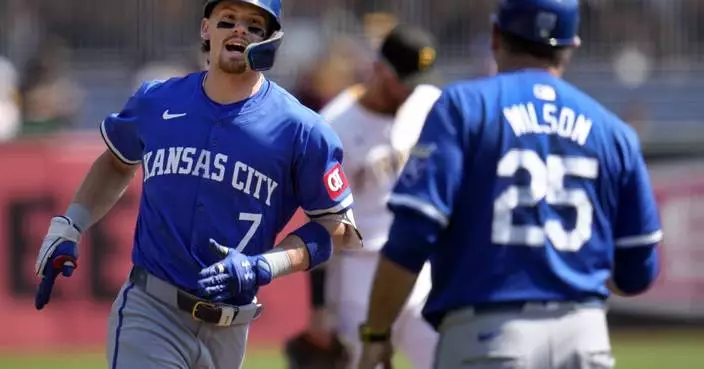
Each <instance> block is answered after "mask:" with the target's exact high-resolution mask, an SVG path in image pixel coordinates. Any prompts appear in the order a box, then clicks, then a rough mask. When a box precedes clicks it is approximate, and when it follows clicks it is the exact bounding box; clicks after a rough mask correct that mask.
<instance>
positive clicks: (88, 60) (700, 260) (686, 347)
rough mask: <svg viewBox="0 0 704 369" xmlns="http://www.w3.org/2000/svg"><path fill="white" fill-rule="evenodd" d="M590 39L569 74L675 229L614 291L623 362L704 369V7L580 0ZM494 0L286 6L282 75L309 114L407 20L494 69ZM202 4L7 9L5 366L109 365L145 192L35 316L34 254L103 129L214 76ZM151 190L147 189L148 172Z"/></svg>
mask: <svg viewBox="0 0 704 369" xmlns="http://www.w3.org/2000/svg"><path fill="white" fill-rule="evenodd" d="M583 3H584V13H583V21H582V27H581V34H582V38H583V41H584V45H583V47H582V49H581V50H580V51H579V52H578V54H577V56H576V59H575V60H574V62H573V65H572V67H571V69H570V71H569V72H568V74H567V76H566V78H567V79H568V80H570V81H572V82H573V83H575V84H576V85H578V86H579V87H581V88H583V89H584V90H586V91H587V92H589V93H590V94H592V95H593V96H595V97H596V98H597V99H599V100H600V101H602V102H603V103H604V104H605V105H606V106H608V107H609V108H611V109H613V110H614V111H615V112H617V113H618V114H620V115H621V116H622V117H623V118H624V120H626V121H627V122H628V123H629V124H632V125H633V126H635V127H636V128H637V130H638V132H639V134H640V135H641V139H642V141H643V144H644V148H645V151H646V155H647V159H648V162H649V165H650V169H651V171H652V175H653V178H654V181H655V190H656V193H657V196H658V201H659V202H660V205H661V215H662V217H663V224H664V229H665V233H666V238H665V242H664V243H663V257H664V264H663V272H662V275H661V278H660V280H659V282H658V284H657V286H656V287H655V288H653V289H652V290H651V291H650V292H648V293H647V294H645V295H643V296H641V297H638V298H635V299H629V300H624V299H614V300H613V301H612V305H611V310H610V315H609V316H610V323H611V326H612V329H613V332H614V346H615V352H616V357H617V361H618V363H619V366H618V367H620V368H628V369H630V368H633V369H635V368H638V369H640V368H643V369H646V368H665V367H667V368H678V369H687V368H704V350H702V349H704V247H703V245H702V244H704V241H700V240H699V238H698V237H699V236H704V210H702V209H704V206H701V205H702V204H704V196H703V194H704V165H703V164H702V163H701V156H702V153H703V152H704V150H703V149H704V121H702V119H703V118H702V117H704V103H702V96H704V94H703V92H704V60H702V58H703V57H702V55H704V53H702V51H703V50H702V45H704V25H702V22H701V20H702V19H704V1H702V0H640V1H638V0H610V1H609V0H590V1H583ZM493 5H494V1H489V0H472V1H467V0H442V1H434V0H405V1H390V0H295V1H293V0H291V1H285V0H284V9H285V18H284V28H285V33H286V36H285V41H284V44H283V46H282V48H281V50H280V52H279V54H278V59H277V64H276V67H275V68H274V69H273V70H272V71H271V72H270V73H268V76H269V77H270V78H272V79H274V80H276V81H277V82H279V83H280V84H282V85H283V86H285V87H287V88H289V89H290V90H291V91H293V92H294V93H295V94H296V95H297V96H298V97H299V98H300V99H301V100H302V101H303V102H304V103H306V104H307V105H309V106H310V107H312V108H314V109H315V108H319V107H320V106H321V104H323V103H324V102H325V101H327V100H328V99H329V98H331V97H332V96H334V95H335V94H336V93H337V92H339V91H340V90H341V89H343V88H345V87H347V86H349V85H351V84H353V83H357V82H360V81H362V80H364V78H365V76H366V73H367V71H368V69H367V68H368V66H369V62H370V60H372V59H373V57H374V47H375V46H376V45H377V42H378V40H379V37H381V35H383V33H384V32H385V31H386V30H388V28H389V27H390V26H391V25H393V24H394V22H398V21H400V22H411V23H416V24H419V25H422V26H425V27H427V28H428V29H429V30H430V31H432V32H433V33H434V34H435V35H436V37H437V38H438V41H439V49H438V63H439V68H440V70H441V71H442V73H443V74H444V76H445V78H446V80H448V81H451V80H455V79H458V78H472V77H476V76H480V75H485V74H488V73H491V72H492V68H493V66H492V64H491V62H490V57H491V55H490V54H489V51H488V30H489V28H488V27H489V20H490V11H491V9H492V7H493ZM200 9H201V2H200V1H199V0H123V1H114V0H71V1H50V0H2V1H0V178H1V180H0V253H2V254H3V256H4V258H2V261H1V262H2V268H0V296H1V297H0V369H4V368H20V367H25V368H44V367H46V366H48V365H51V366H52V367H53V368H73V369H88V368H102V367H104V364H103V361H102V360H103V359H102V345H103V343H104V335H105V325H106V323H105V318H106V315H107V312H108V309H109V307H110V302H111V301H112V298H113V296H114V294H115V292H116V291H117V288H118V287H119V285H120V283H122V281H123V280H124V277H125V275H126V273H127V270H128V268H129V264H128V261H129V249H130V241H131V236H132V225H133V222H134V215H135V210H136V204H137V201H138V198H139V193H138V192H137V188H136V187H135V185H133V186H132V187H130V189H129V191H128V193H127V195H126V196H125V198H124V199H123V200H122V201H121V202H120V203H119V204H118V205H117V206H116V208H115V209H114V210H113V211H111V212H110V214H109V215H108V216H107V217H106V218H105V219H104V220H103V221H101V222H100V223H99V224H98V225H96V227H94V228H93V229H92V230H91V231H90V233H89V234H88V235H87V236H86V237H85V238H84V240H83V241H82V246H81V263H80V265H81V267H80V268H79V270H78V272H77V274H76V275H75V276H74V277H72V280H70V283H65V282H66V281H61V282H60V283H59V286H58V287H57V289H58V291H57V292H58V293H57V295H56V296H55V297H54V298H53V301H52V303H51V304H50V305H49V307H48V309H46V310H45V311H42V312H41V313H39V312H37V311H35V310H34V307H33V293H34V288H35V284H36V280H35V279H34V278H33V275H32V268H33V263H34V256H35V252H36V250H37V248H38V246H39V243H40V241H41V237H42V236H43V235H44V233H45V231H46V225H47V222H48V219H49V217H50V216H51V215H52V214H54V213H55V212H57V211H61V210H62V209H64V207H65V206H66V205H67V203H68V201H69V200H70V198H71V196H72V190H73V188H75V186H76V185H77V184H78V182H79V181H80V180H81V178H82V176H83V173H84V172H85V170H86V169H87V167H88V166H89V165H90V162H91V161H92V159H93V157H94V156H95V154H96V153H98V152H99V151H100V150H102V148H103V146H102V143H101V141H100V139H99V135H98V131H97V124H98V123H99V122H100V121H101V120H102V118H103V117H104V116H105V115H106V114H107V113H109V112H113V111H117V110H118V109H119V108H120V107H121V105H122V104H123V103H124V101H125V100H126V98H127V97H128V96H129V94H130V93H131V91H132V90H133V89H134V88H135V86H136V84H137V83H138V82H139V81H141V80H143V79H147V78H165V77H170V76H175V75H181V74H184V73H187V72H189V71H193V70H196V69H198V68H201V66H202V63H203V58H202V55H200V54H199V52H198V45H199V39H198V24H199V20H200ZM134 183H135V184H137V185H138V183H139V182H138V181H135V182H134ZM307 294H308V291H307V285H306V283H305V280H304V279H303V277H302V276H300V275H298V276H289V277H286V278H284V279H282V280H279V281H276V282H274V283H273V284H272V285H271V286H269V287H267V288H266V289H265V291H263V292H262V296H261V298H262V300H263V302H264V304H265V305H266V312H265V314H264V316H263V317H262V318H261V319H260V320H259V321H257V322H256V323H254V325H253V328H252V333H251V338H252V339H251V344H250V348H251V349H250V350H249V354H248V360H247V361H246V363H245V368H283V367H284V366H283V365H284V364H283V362H282V361H281V357H280V354H279V353H280V345H281V342H282V341H283V340H284V339H285V338H286V337H288V336H290V335H291V334H293V333H294V332H296V331H297V330H298V329H300V328H302V327H303V326H304V325H305V320H306V318H307V314H308V310H307V307H306V301H307Z"/></svg>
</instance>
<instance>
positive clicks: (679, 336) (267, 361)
mask: <svg viewBox="0 0 704 369" xmlns="http://www.w3.org/2000/svg"><path fill="white" fill-rule="evenodd" d="M613 347H614V354H615V356H616V360H617V363H616V367H617V368H618V369H704V332H699V333H681V332H671V333H662V332H658V333H654V334H653V333H648V334H645V333H642V332H641V333H617V334H614V335H613ZM397 363H398V364H397V365H395V368H397V369H410V368H411V367H410V366H409V365H408V364H407V363H406V362H404V360H403V359H402V358H399V360H397ZM47 368H50V369H104V368H105V364H104V362H103V357H102V354H100V353H97V354H82V355H73V357H71V356H68V355H66V356H49V355H36V354H25V355H17V354H2V355H0V369H47ZM244 368H245V369H285V365H284V361H283V359H282V358H281V356H280V355H279V353H278V351H276V350H256V351H252V352H250V353H248V356H247V359H246V362H245V365H244Z"/></svg>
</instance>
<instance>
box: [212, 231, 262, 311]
mask: <svg viewBox="0 0 704 369" xmlns="http://www.w3.org/2000/svg"><path fill="white" fill-rule="evenodd" d="M210 247H211V248H212V249H213V250H214V251H215V252H216V253H217V254H218V255H220V256H221V257H223V259H222V260H220V261H218V262H217V263H215V264H213V265H210V266H208V267H206V268H204V269H203V270H201V271H200V274H199V280H198V287H199V288H200V294H201V296H202V297H205V298H209V299H212V300H213V301H225V300H229V299H234V300H235V302H236V303H237V304H242V305H244V304H249V303H251V302H252V300H254V297H255V296H256V294H257V291H258V290H259V287H260V286H263V285H266V284H269V283H270V282H271V279H272V276H271V266H270V265H269V263H268V262H267V261H266V259H264V258H263V257H262V256H260V255H256V256H247V255H245V254H243V253H241V252H239V251H237V250H235V249H233V248H229V247H226V246H223V245H220V244H219V243H217V242H216V241H215V240H213V239H210Z"/></svg>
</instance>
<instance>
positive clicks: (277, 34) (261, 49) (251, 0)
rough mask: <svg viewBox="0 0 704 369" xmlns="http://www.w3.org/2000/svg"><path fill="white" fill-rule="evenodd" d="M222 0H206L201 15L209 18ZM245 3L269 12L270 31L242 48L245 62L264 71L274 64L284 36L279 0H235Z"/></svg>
mask: <svg viewBox="0 0 704 369" xmlns="http://www.w3.org/2000/svg"><path fill="white" fill-rule="evenodd" d="M222 1H224V0H208V1H207V2H206V3H205V7H204V9H203V16H204V17H205V18H209V17H210V15H211V14H212V13H213V9H215V6H217V5H218V3H221V2H222ZM235 1H239V2H242V3H246V4H252V5H254V6H256V7H258V8H260V9H262V10H264V11H265V12H266V13H267V14H269V16H270V18H271V21H272V22H273V25H272V31H273V32H272V33H271V35H269V37H268V38H267V39H266V40H264V41H261V42H254V43H251V44H249V45H247V48H246V49H245V50H244V56H245V59H246V60H247V64H249V67H250V68H251V69H252V70H256V71H265V70H269V69H271V67H273V66H274V60H275V59H276V50H278V48H279V46H280V45H281V42H282V40H283V37H284V32H283V27H282V25H281V0H235Z"/></svg>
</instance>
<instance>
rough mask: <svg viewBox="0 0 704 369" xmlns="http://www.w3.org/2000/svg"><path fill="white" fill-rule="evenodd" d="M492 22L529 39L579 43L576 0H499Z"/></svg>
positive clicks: (568, 44) (548, 42)
mask: <svg viewBox="0 0 704 369" xmlns="http://www.w3.org/2000/svg"><path fill="white" fill-rule="evenodd" d="M494 24H496V26H498V27H499V29H501V30H502V31H503V32H507V33H509V34H512V35H514V36H516V37H520V38H522V39H525V40H528V41H533V42H537V43H541V44H546V45H550V46H578V45H579V43H580V39H579V36H578V35H577V32H578V29H579V0H502V1H501V3H500V4H499V8H498V11H497V13H496V14H495V15H494Z"/></svg>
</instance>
